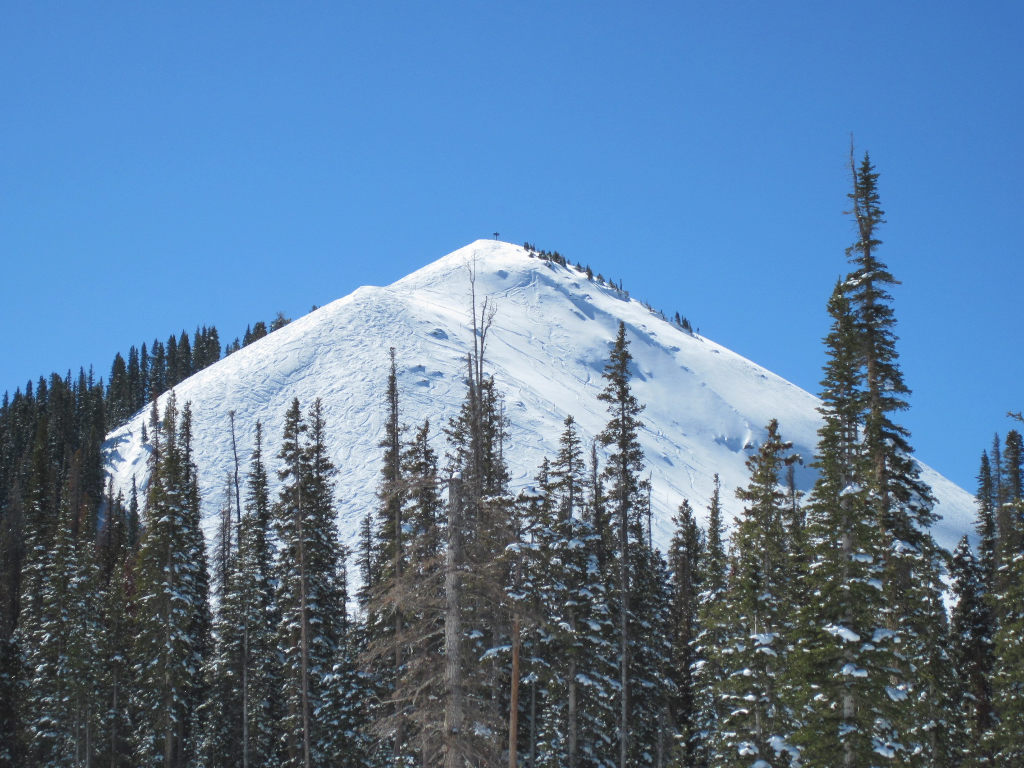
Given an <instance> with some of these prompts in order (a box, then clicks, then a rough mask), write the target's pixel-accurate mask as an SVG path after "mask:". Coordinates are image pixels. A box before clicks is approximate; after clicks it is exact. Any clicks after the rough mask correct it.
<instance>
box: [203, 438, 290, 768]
mask: <svg viewBox="0 0 1024 768" xmlns="http://www.w3.org/2000/svg"><path fill="white" fill-rule="evenodd" d="M273 556H274V552H273V546H272V543H271V538H270V504H269V497H268V480H267V471H266V467H265V466H264V463H263V429H262V425H261V424H260V423H259V422H257V423H256V444H255V447H254V449H253V454H252V459H251V462H250V469H249V478H248V490H247V495H246V505H245V512H244V513H243V515H242V519H241V524H240V526H239V530H238V547H237V550H236V551H235V552H234V553H233V555H232V556H231V557H230V558H229V559H228V574H227V578H226V581H225V588H224V593H223V595H222V597H221V605H220V613H219V615H218V618H217V622H216V624H215V634H216V638H217V646H216V655H215V658H214V661H213V664H212V677H213V681H214V683H213V685H214V689H213V690H212V691H211V697H210V699H209V702H210V704H211V705H213V711H211V713H210V717H209V719H208V725H209V736H208V744H207V759H208V761H209V762H210V764H212V765H234V764H241V765H242V766H243V768H247V767H248V766H274V765H277V764H278V762H279V760H280V757H281V755H280V749H279V744H280V741H281V733H280V731H279V724H278V720H279V718H280V716H281V702H280V700H279V698H278V692H279V687H280V685H281V671H280V666H279V664H278V653H277V647H276V632H277V626H278V623H279V616H278V610H277V602H276V597H275V595H274V588H273V586H274V585H273V572H272V566H273Z"/></svg>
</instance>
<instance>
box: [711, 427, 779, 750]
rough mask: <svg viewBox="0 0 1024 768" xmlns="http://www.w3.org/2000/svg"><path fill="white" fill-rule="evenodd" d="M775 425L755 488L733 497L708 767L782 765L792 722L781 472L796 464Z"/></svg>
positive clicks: (756, 468) (753, 476)
mask: <svg viewBox="0 0 1024 768" xmlns="http://www.w3.org/2000/svg"><path fill="white" fill-rule="evenodd" d="M791 451H792V445H791V444H790V443H787V442H785V441H783V440H782V438H781V436H780V434H779V428H778V422H776V421H775V420H772V421H771V422H770V423H769V424H768V427H767V435H766V437H765V440H764V442H763V443H762V444H761V446H760V447H759V448H758V451H757V453H756V454H754V455H752V456H751V457H750V458H749V459H748V460H747V468H748V469H749V471H750V482H749V484H748V485H747V486H746V487H745V488H741V489H739V490H738V491H737V492H736V495H737V497H738V498H739V499H740V500H741V501H742V502H744V510H743V515H742V517H741V518H740V519H739V521H738V522H737V525H736V529H735V531H734V533H733V538H732V549H733V556H734V565H733V568H732V572H731V574H730V577H729V581H728V583H727V586H726V590H725V593H724V595H723V601H724V604H725V611H726V613H727V614H729V615H730V616H732V619H733V621H732V625H731V626H730V627H729V629H728V630H727V632H726V636H725V637H724V638H723V639H724V641H725V642H724V643H723V644H722V645H721V646H720V647H719V648H718V649H717V652H716V656H717V660H718V663H717V666H718V667H719V668H720V669H721V670H722V672H721V675H722V676H721V678H720V679H719V680H718V681H717V683H716V684H715V686H714V691H715V694H716V696H717V698H718V700H719V708H720V711H721V712H722V719H721V721H720V723H719V726H718V729H717V732H716V734H715V735H714V737H713V738H712V740H711V755H712V758H711V764H712V765H715V766H722V767H723V768H726V767H727V766H747V765H750V764H751V763H752V762H757V764H758V765H763V766H766V767H767V766H785V765H788V764H789V762H790V757H791V754H792V752H793V749H792V747H791V741H792V738H791V734H792V731H793V729H794V725H795V717H794V713H793V712H792V709H791V706H790V696H789V695H788V694H789V692H788V690H787V677H786V674H785V673H786V670H787V667H788V665H789V663H790V646H791V644H792V638H793V634H794V628H793V606H792V604H791V597H792V594H793V589H792V576H793V572H792V571H793V569H792V562H793V561H792V558H791V557H790V547H791V545H792V541H791V540H790V539H789V536H788V531H787V528H786V525H785V523H786V495H785V492H784V490H783V484H782V473H783V470H784V467H785V465H786V464H787V463H789V462H791V461H793V460H794V457H793V456H792V453H791Z"/></svg>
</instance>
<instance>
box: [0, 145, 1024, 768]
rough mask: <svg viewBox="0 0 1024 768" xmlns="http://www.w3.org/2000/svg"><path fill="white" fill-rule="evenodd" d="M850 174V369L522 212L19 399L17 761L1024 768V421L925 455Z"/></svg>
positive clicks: (855, 177)
mask: <svg viewBox="0 0 1024 768" xmlns="http://www.w3.org/2000/svg"><path fill="white" fill-rule="evenodd" d="M850 171H851V175H852V181H853V184H852V190H851V192H850V194H849V198H850V201H851V207H852V216H853V219H854V222H855V224H856V228H857V235H856V239H855V241H854V243H853V244H852V245H851V246H850V248H849V249H848V250H847V253H846V257H847V261H848V264H849V270H850V271H849V274H848V275H847V276H846V278H845V279H843V280H841V281H839V282H838V283H837V284H836V286H835V287H834V290H833V292H832V295H831V297H829V298H828V311H829V316H830V321H831V325H830V328H829V329H828V333H827V336H826V337H825V346H826V353H827V362H826V365H825V368H824V375H823V381H822V391H821V396H820V399H819V398H815V397H813V396H811V395H809V394H808V393H806V392H803V391H802V390H800V389H799V388H797V387H795V386H793V385H792V384H790V383H788V382H786V381H784V380H782V379H781V378H779V377H777V376H775V375H773V374H771V373H770V372H768V371H766V370H764V369H763V368H760V367H759V366H757V365H755V364H753V363H751V362H750V361H748V360H745V359H743V358H741V357H739V356H737V355H735V354H733V353H731V352H730V351H729V350H727V349H725V348H723V347H721V346H719V345H717V344H715V343H714V342H712V341H710V340H708V339H706V338H704V337H702V336H700V335H699V334H698V333H694V332H693V329H692V327H691V326H690V324H689V322H688V321H686V319H685V318H684V317H682V316H680V315H678V313H677V314H676V316H675V317H674V318H673V319H672V320H671V321H670V320H668V319H666V318H665V317H664V316H663V315H662V314H661V313H659V312H656V311H655V310H653V309H652V308H651V307H649V306H647V305H645V304H643V303H642V302H639V301H636V300H635V299H631V298H630V296H629V294H628V293H627V292H626V291H624V290H623V288H622V285H621V283H620V284H617V285H616V284H615V283H613V282H609V281H606V280H604V278H603V277H602V276H600V275H594V273H593V271H592V270H591V269H590V268H589V267H582V266H580V265H576V266H573V265H572V264H570V263H569V262H568V261H566V259H565V258H564V257H562V256H561V254H558V253H557V252H554V253H549V252H543V251H538V250H537V249H536V248H534V247H533V246H530V245H529V244H527V245H525V246H524V247H518V246H513V245H509V244H506V243H501V242H498V241H478V242H476V243H473V244H471V245H469V246H467V247H465V248H463V249H460V250H458V251H456V252H454V253H452V254H449V255H448V256H446V257H444V258H442V259H440V260H438V261H436V262H434V263H433V264H430V265H428V266H426V267H424V268H423V269H421V270H419V271H417V272H415V273H413V274H411V275H409V276H408V277H406V278H403V279H402V280H399V281H398V282H396V283H394V284H392V285H390V286H387V287H383V288H376V287H365V288H360V289H359V290H357V291H355V292H354V293H353V294H351V295H349V296H348V297H346V298H343V299H340V300H338V301H336V302H334V303H332V304H330V305H328V306H326V307H323V308H321V309H319V310H316V311H314V312H312V313H311V314H309V315H307V316H305V317H303V318H301V319H298V320H296V321H295V322H288V321H287V320H285V319H284V318H283V317H279V318H278V321H276V322H275V323H274V324H272V327H271V330H273V331H274V332H273V333H267V330H268V329H267V327H266V326H265V325H264V326H262V327H257V329H256V330H255V331H254V330H253V329H252V328H250V329H249V331H247V334H246V337H245V343H244V344H243V343H239V342H238V341H237V340H236V341H235V342H233V343H232V344H231V345H229V346H228V350H227V351H228V352H229V353H230V354H228V355H227V356H226V357H224V358H220V349H219V345H220V342H219V340H218V339H217V336H216V330H215V329H213V330H211V329H206V328H204V329H201V330H200V331H197V333H196V335H195V337H194V338H193V339H191V340H189V339H188V337H187V334H182V336H179V337H174V336H172V337H171V339H170V340H169V341H168V343H167V344H166V345H164V344H161V343H159V342H155V343H154V344H153V346H152V347H151V348H149V349H147V348H146V346H145V345H143V347H142V350H141V351H136V350H135V348H133V349H132V351H131V353H130V354H129V358H128V360H127V362H126V361H124V360H123V359H122V358H121V357H120V356H118V358H117V359H115V363H114V366H113V370H112V376H111V379H110V382H109V385H106V386H105V385H104V384H103V383H102V382H99V383H97V382H94V381H93V380H92V378H91V377H90V376H87V375H86V374H85V373H84V372H83V373H82V374H81V375H80V376H79V378H78V380H77V381H73V380H71V378H70V377H66V378H61V377H53V378H52V379H51V380H49V381H47V380H42V381H41V383H40V385H38V386H37V387H35V388H34V389H30V390H28V391H27V392H25V393H20V392H19V393H17V395H16V396H15V398H14V399H13V400H8V399H6V398H5V401H4V403H3V406H2V409H0V479H2V480H3V483H4V486H3V488H2V490H3V497H2V498H0V505H2V506H0V513H2V523H3V525H2V528H0V535H2V537H3V538H2V552H0V554H2V557H3V559H2V563H0V564H2V568H3V570H2V574H0V575H2V578H3V582H2V585H0V587H2V590H3V591H2V598H3V604H2V610H3V615H2V619H3V625H2V627H0V765H69V766H73V765H94V764H99V765H111V766H136V765H153V766H158V765H159V766H164V767H165V768H177V767H179V766H181V767H183V768H184V767H185V766H238V765H241V766H244V767H245V768H248V767H249V766H303V767H304V768H311V767H312V766H335V765H344V766H356V767H359V768H384V766H438V767H439V768H440V767H441V766H443V767H444V768H470V766H472V767H473V768H478V767H480V766H488V767H490V766H495V767H497V766H505V765H507V766H510V768H515V767H516V766H529V767H530V768H536V767H540V766H545V767H550V768H562V767H565V766H567V767H568V768H584V767H585V766H586V767H588V768H589V766H601V767H607V768H614V767H617V768H627V767H629V768H632V767H634V766H636V767H640V766H652V767H654V768H668V767H669V766H674V767H679V766H686V767H693V768H719V767H723V766H724V767H727V768H728V767H731V766H736V768H740V766H742V767H743V768H775V767H776V766H778V767H779V768H782V767H783V766H790V767H792V768H796V766H839V765H841V766H888V765H892V766H897V765H899V766H922V768H923V767H924V766H976V765H991V766H1004V765H1005V766H1012V765H1017V764H1020V763H1021V761H1022V760H1024V747H1022V746H1021V745H1022V744H1024V708H1022V705H1021V701H1022V700H1024V698H1022V695H1021V694H1022V691H1021V688H1020V686H1021V682H1020V681H1021V680H1022V679H1024V652H1022V649H1024V500H1022V497H1024V480H1022V477H1024V475H1022V466H1024V448H1022V445H1024V441H1022V439H1021V436H1020V433H1019V432H1017V431H1016V430H1011V431H1009V432H1008V433H1007V434H1006V435H1005V438H999V437H997V438H996V440H995V441H994V443H993V445H992V446H991V447H990V448H989V449H988V450H987V451H986V452H985V453H984V454H983V455H982V464H981V470H980V471H979V488H978V492H977V494H976V496H975V497H974V498H971V497H970V496H968V494H966V493H965V492H964V491H962V490H961V489H959V488H957V487H956V486H954V485H953V484H952V483H950V482H948V481H947V480H945V479H944V478H942V477H941V476H940V475H938V474H937V473H935V472H934V471H932V470H931V469H929V468H928V467H927V466H925V465H924V464H922V463H920V462H918V461H917V460H916V459H915V458H914V457H913V451H912V447H911V444H910V435H909V434H908V432H907V431H906V429H905V428H904V427H902V425H901V424H900V422H899V414H900V412H902V411H903V410H905V409H906V407H907V396H908V394H909V389H908V388H907V386H906V384H905V382H904V380H903V375H902V372H901V370H900V366H899V355H898V351H897V349H896V344H895V341H896V335H895V313H894V308H893V301H892V298H891V296H890V295H889V293H888V289H889V287H890V286H891V285H893V284H894V283H895V278H894V277H893V275H892V274H891V273H890V272H889V269H888V267H887V266H886V265H885V264H884V263H883V262H882V261H881V260H880V259H879V252H880V249H881V245H882V243H881V240H880V237H879V234H880V232H879V230H880V227H881V225H882V224H883V222H884V219H883V212H882V210H881V207H880V201H879V194H878V174H877V172H876V170H875V169H874V167H873V166H872V164H871V162H870V159H869V158H868V157H867V156H866V155H865V157H864V159H863V161H861V162H859V163H856V162H854V158H853V156H852V155H851V164H850ZM261 325H262V324H261ZM172 341H173V344H172V343H171V342H172ZM171 351H173V359H171V356H170V352H171ZM119 360H120V363H119V362H118V361H119ZM186 360H187V363H185V362H182V361H186ZM157 361H159V362H157ZM154 370H157V372H158V373H154ZM1011 405H1012V404H1011ZM107 424H114V425H116V428H114V429H112V430H111V431H110V432H109V434H107V435H106V436H105V437H104V432H105V431H106V429H105V427H106V425H107ZM972 526H973V530H974V532H975V534H976V535H975V538H974V540H975V541H976V544H977V546H976V548H975V547H972V546H971V544H970V542H969V541H968V538H967V536H966V534H967V533H968V532H969V531H971V530H972ZM951 552H952V554H951ZM949 585H951V587H950V586H949ZM950 590H951V592H950Z"/></svg>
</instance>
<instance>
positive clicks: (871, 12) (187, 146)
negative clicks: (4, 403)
mask: <svg viewBox="0 0 1024 768" xmlns="http://www.w3.org/2000/svg"><path fill="white" fill-rule="evenodd" d="M1022 40H1024V4H1022V3H1019V2H984V3H966V2H963V3H949V2H929V3H923V2H921V3H912V2H907V3H892V2H884V3H883V2H862V3H857V4H854V5H851V4H849V3H831V2H824V3H811V2H773V3H765V2H760V1H759V2H714V3H711V2H701V3H695V2H678V1H677V2H661V3H655V2H643V3H639V2H638V3H624V2H619V3H605V2H576V3H565V2H516V3H504V4H498V3H484V2H464V3H451V2H432V3H424V2H373V3H340V2H339V3H326V2H324V3H309V2H301V3H269V2H245V3H229V2H224V3H135V2H133V3H115V2H108V3H90V4H84V3H57V2H33V3H14V2H10V3H5V4H4V10H3V22H2V24H0V254H2V259H3V262H2V263H3V270H2V277H0V322H2V326H3V334H2V341H0V391H2V390H5V389H6V390H10V391H12V392H13V390H14V389H15V388H16V387H19V386H23V384H24V382H25V381H26V380H27V379H29V378H33V379H34V378H36V377H38V375H39V374H41V373H47V372H49V371H52V370H57V371H66V370H67V369H69V368H72V369H75V370H77V368H78V366H80V365H86V366H88V365H90V364H93V365H95V367H96V370H97V373H98V374H102V375H107V374H108V373H109V365H110V361H111V360H112V358H113V356H114V353H115V352H117V351H122V352H127V350H128V347H129V346H130V345H132V344H136V345H138V344H140V343H141V342H143V341H147V342H148V341H151V340H152V339H153V338H154V337H157V336H158V337H160V338H161V339H165V338H166V337H167V335H168V334H169V333H171V332H180V331H181V330H182V329H183V328H184V329H188V330H189V331H191V330H192V329H194V328H195V327H196V326H197V325H200V324H214V325H216V326H217V328H218V329H219V330H220V332H221V335H222V338H223V339H224V340H228V339H230V338H232V337H234V336H235V335H236V334H241V332H242V331H243V330H244V329H245V326H246V325H247V324H248V323H251V322H253V321H255V320H258V319H268V320H269V319H270V318H272V317H273V315H274V313H276V312H277V311H279V310H280V311H283V312H284V313H285V314H287V315H289V316H292V317H295V316H298V315H301V314H303V313H304V312H306V311H308V309H309V308H310V306H311V305H313V304H325V303H327V302H329V301H331V300H333V299H335V298H338V297H340V296H343V295H345V294H347V293H348V292H350V291H351V290H353V289H354V288H356V287H357V286H359V285H361V284H364V283H372V284H386V283H389V282H391V281H393V280H395V279H397V278H399V277H401V276H402V275H404V274H406V273H407V272H410V271H412V270H414V269H416V268H417V267H419V266H421V265H423V264H425V263H427V262H428V261H431V260H433V259H435V258H437V257H439V256H441V255H443V254H445V253H447V252H449V251H451V250H453V249H455V248H457V247H459V246H461V245H464V244H465V243H467V242H469V241H471V240H474V239H476V238H478V237H486V236H489V235H490V234H491V233H492V232H494V231H498V232H500V233H501V236H502V239H505V240H510V241H513V242H522V241H524V240H529V241H531V242H534V243H536V244H537V245H538V246H540V247H542V248H548V249H557V250H559V251H561V252H562V253H563V254H565V255H566V256H568V257H569V258H570V259H572V260H574V261H575V260H581V261H583V262H584V263H589V264H591V265H592V266H593V267H594V268H595V270H597V271H601V272H603V273H604V274H605V275H606V276H611V277H614V278H616V279H618V278H621V279H622V280H623V281H624V283H625V287H626V288H628V289H629V290H630V291H631V293H632V294H633V295H634V296H637V297H640V298H644V299H646V300H647V301H648V302H650V303H651V304H653V305H654V306H656V307H659V308H662V309H664V310H665V311H666V312H668V313H672V312H674V311H676V310H678V311H680V312H682V313H683V314H684V315H686V316H687V317H689V318H690V319H691V321H692V322H693V323H694V324H695V325H697V326H699V327H700V328H701V330H702V332H703V333H704V334H705V335H707V336H710V337H712V338H714V339H715V340H716V341H719V342H721V343H723V344H725V345H726V346H729V347H731V348H732V349H734V350H736V351H737V352H740V353H741V354H744V355H746V356H748V357H750V358H752V359H754V360H756V361H757V362H759V363H761V364H763V365H765V366H767V367H769V368H770V369H772V370H774V371H776V372H777V373H779V374H780V375H782V376H784V377H786V378H788V379H790V380H792V381H794V382H796V383H798V384H800V385H802V386H804V387H805V388H807V389H810V390H811V391H817V388H818V385H817V382H818V380H819V378H820V367H821V364H822V362H823V354H822V349H821V345H820V342H819V339H820V338H821V336H822V335H824V333H825V332H826V326H827V318H826V316H825V313H824V305H825V301H826V299H827V297H828V294H829V292H830V290H831V287H832V284H833V282H834V280H835V279H836V278H837V277H838V276H839V275H840V274H841V273H843V272H844V271H845V269H846V265H845V262H844V256H843V251H844V248H845V247H846V246H847V245H848V244H849V243H850V241H851V239H852V237H853V228H852V225H851V223H850V221H849V220H848V218H847V217H845V216H844V215H843V211H844V210H845V204H846V198H845V195H846V193H847V191H848V188H849V186H850V184H849V175H848V169H847V155H848V151H849V140H850V134H851V133H853V134H855V138H856V143H857V146H858V152H859V151H862V150H864V149H867V150H870V152H871V155H872V158H873V159H874V161H875V163H876V165H877V167H878V169H879V171H880V173H881V180H880V185H881V194H882V205H883V207H884V208H885V209H886V211H887V214H888V224H887V225H886V226H885V228H884V230H883V232H882V238H883V239H884V240H885V245H884V247H883V249H882V251H881V252H880V255H881V256H882V258H883V259H885V260H886V262H887V263H888V264H889V266H890V268H891V270H892V271H893V273H894V274H895V275H896V276H897V277H898V278H900V279H901V280H902V281H903V283H904V285H903V286H902V287H900V288H899V289H898V290H897V291H896V294H895V295H896V311H897V316H898V318H899V324H900V325H899V334H900V336H901V346H900V349H901V352H902V360H903V366H904V371H905V374H906V378H907V381H908V384H909V385H910V386H911V388H912V389H913V390H914V395H913V409H912V410H911V411H910V412H909V413H908V414H907V415H906V419H905V423H906V424H907V425H908V426H909V427H910V429H911V430H912V433H913V442H914V444H915V445H916V447H917V449H918V454H919V455H920V456H921V457H922V458H923V459H924V460H925V461H927V462H929V463H931V464H933V465H934V466H935V467H936V468H937V469H939V470H940V471H942V472H944V473H945V474H947V475H948V476H950V477H951V478H952V479H954V480H956V481H957V482H959V483H960V484H962V485H964V486H965V487H967V488H968V489H969V490H973V487H974V479H973V478H974V474H975V472H976V467H977V458H978V455H979V454H980V451H981V450H982V449H983V448H985V447H987V446H988V445H989V443H990V441H991V437H992V434H993V432H995V431H996V430H998V431H1000V432H1005V430H1006V429H1008V428H1010V426H1011V423H1010V422H1008V421H1007V419H1006V418H1005V417H1004V414H1005V412H1006V411H1007V410H1008V409H1011V408H1012V409H1015V410H1016V409H1020V408H1022V407H1024V387H1022V386H1021V380H1022V374H1024V365H1022V362H1021V354H1020V347H1021V339H1020V331H1019V328H1020V323H1021V310H1020V306H1021V289H1022V285H1024V266H1022V260H1021V258H1020V253H1021V244H1020V243H1021V233H1020V231H1019V225H1020V223H1021V221H1022V215H1021V211H1022V210H1024V194H1022V191H1021V190H1022V184H1024V182H1022V179H1024V149H1022V147H1024V141H1022V138H1021V125H1022V123H1024V121H1022V117H1024V115H1022V105H1024V87H1022V81H1024V53H1022V51H1024V45H1022V43H1021V41H1022ZM685 407H686V404H685V403H680V408H685ZM784 427H785V425H783V428H784Z"/></svg>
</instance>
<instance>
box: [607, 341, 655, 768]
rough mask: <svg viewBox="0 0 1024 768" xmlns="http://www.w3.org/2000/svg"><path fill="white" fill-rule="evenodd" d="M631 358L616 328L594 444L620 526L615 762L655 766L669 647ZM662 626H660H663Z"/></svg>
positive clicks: (618, 532)
mask: <svg viewBox="0 0 1024 768" xmlns="http://www.w3.org/2000/svg"><path fill="white" fill-rule="evenodd" d="M631 362H632V356H631V355H630V354H629V343H628V341H627V339H626V328H625V325H624V324H622V323H620V324H619V330H618V334H617V335H616V339H615V342H614V344H613V346H612V350H611V354H610V357H609V361H608V363H607V365H606V367H605V371H604V379H605V387H604V389H603V390H602V391H601V392H600V393H599V394H598V399H599V400H601V401H602V402H604V403H607V406H608V413H609V416H610V418H609V421H608V424H607V425H606V426H605V428H604V430H603V431H602V432H601V433H600V434H599V435H598V438H597V439H598V441H599V442H600V443H601V444H602V445H604V446H606V447H607V448H608V449H609V456H608V463H607V464H606V466H605V469H604V472H603V477H604V479H605V480H607V481H608V498H609V502H610V506H611V512H612V515H613V517H614V525H615V527H616V529H617V540H616V549H615V558H616V560H617V561H618V562H617V564H616V565H617V568H616V570H617V574H616V575H617V577H618V578H617V581H616V583H615V585H614V598H613V599H614V601H615V603H616V612H617V614H618V615H617V623H618V634H619V658H618V662H619V691H618V704H619V719H618V748H619V757H618V765H619V766H620V768H625V766H627V765H640V764H646V763H649V762H652V761H653V760H654V759H655V756H654V755H653V754H652V753H651V750H652V749H653V748H654V747H655V746H656V745H657V744H658V743H659V742H658V739H659V730H660V729H659V725H660V724H661V723H662V722H663V714H664V702H663V701H662V700H661V698H660V695H659V692H660V691H661V690H663V687H664V686H663V683H664V682H665V681H664V680H663V679H662V678H663V674H664V665H665V662H666V654H667V651H668V649H667V646H665V645H664V632H662V633H661V634H659V629H658V626H659V624H661V625H664V624H665V623H667V621H668V615H667V609H668V595H667V592H666V589H665V584H666V581H667V578H666V576H665V565H664V561H662V560H661V558H660V555H658V553H657V552H655V551H653V550H652V549H651V547H650V543H649V537H648V536H647V535H646V532H645V526H644V519H645V516H646V511H647V504H648V501H649V499H648V485H647V481H646V480H644V479H643V472H644V457H643V450H642V449H641V447H640V442H639V432H640V429H641V428H642V426H643V424H642V422H641V421H640V418H639V415H640V413H641V411H642V410H643V406H641V405H640V403H639V402H638V401H637V399H636V397H635V396H634V395H633V393H632V390H631V387H630V384H629V380H630V372H629V366H630V363H631ZM661 629H664V626H662V627H661Z"/></svg>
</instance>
